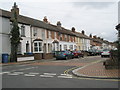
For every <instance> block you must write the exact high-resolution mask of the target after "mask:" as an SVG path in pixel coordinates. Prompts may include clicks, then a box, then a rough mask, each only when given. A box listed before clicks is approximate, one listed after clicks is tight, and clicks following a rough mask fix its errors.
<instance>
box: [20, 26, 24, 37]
mask: <svg viewBox="0 0 120 90" xmlns="http://www.w3.org/2000/svg"><path fill="white" fill-rule="evenodd" d="M21 37H25V26H24V25H21Z"/></svg>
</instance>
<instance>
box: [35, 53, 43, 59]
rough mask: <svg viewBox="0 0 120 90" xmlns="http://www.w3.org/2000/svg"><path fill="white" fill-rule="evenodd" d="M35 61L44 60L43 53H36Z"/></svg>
mask: <svg viewBox="0 0 120 90" xmlns="http://www.w3.org/2000/svg"><path fill="white" fill-rule="evenodd" d="M34 59H35V60H41V59H43V54H42V53H34Z"/></svg>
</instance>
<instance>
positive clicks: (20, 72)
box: [13, 72, 23, 74]
mask: <svg viewBox="0 0 120 90" xmlns="http://www.w3.org/2000/svg"><path fill="white" fill-rule="evenodd" d="M13 73H16V74H23V72H13Z"/></svg>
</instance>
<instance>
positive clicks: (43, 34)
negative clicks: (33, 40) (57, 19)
mask: <svg viewBox="0 0 120 90" xmlns="http://www.w3.org/2000/svg"><path fill="white" fill-rule="evenodd" d="M42 39H45V31H44V30H42Z"/></svg>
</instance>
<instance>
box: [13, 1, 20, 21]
mask: <svg viewBox="0 0 120 90" xmlns="http://www.w3.org/2000/svg"><path fill="white" fill-rule="evenodd" d="M15 12H16V15H17V17H18V16H19V8H18V6H17V5H16V2H14V6H12V9H11V15H12V19H13V18H14V15H15Z"/></svg>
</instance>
